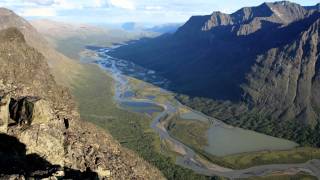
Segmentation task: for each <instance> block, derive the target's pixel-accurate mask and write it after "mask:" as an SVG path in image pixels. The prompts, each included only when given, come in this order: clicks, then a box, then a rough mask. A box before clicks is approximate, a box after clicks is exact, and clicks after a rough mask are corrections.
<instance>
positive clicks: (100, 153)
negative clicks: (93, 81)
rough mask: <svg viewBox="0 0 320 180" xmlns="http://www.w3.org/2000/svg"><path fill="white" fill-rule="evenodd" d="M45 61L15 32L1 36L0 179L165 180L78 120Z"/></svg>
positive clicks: (9, 31)
mask: <svg viewBox="0 0 320 180" xmlns="http://www.w3.org/2000/svg"><path fill="white" fill-rule="evenodd" d="M49 72H50V69H49V67H48V65H47V64H46V61H45V60H44V56H43V55H42V54H40V53H39V52H38V51H37V50H36V49H34V48H31V47H30V46H28V45H27V44H26V41H25V40H24V36H23V35H22V33H20V31H19V30H18V29H16V28H9V29H6V30H4V31H2V32H0V132H1V133H2V134H0V177H1V178H2V179H8V178H21V179H23V178H28V177H34V178H48V177H51V178H60V177H63V178H71V179H98V178H99V179H106V178H107V179H163V176H162V174H161V173H160V172H159V171H158V170H157V169H155V168H154V167H152V166H151V165H149V164H148V163H146V162H145V161H144V160H142V159H141V158H139V157H138V156H137V155H135V154H134V153H132V152H131V151H129V150H126V149H123V148H121V147H120V145H119V144H118V143H117V142H116V141H114V140H113V139H112V137H111V136H110V135H108V134H106V133H105V132H104V131H102V130H100V129H98V128H96V127H95V126H93V125H91V124H88V123H85V122H82V121H80V118H79V114H78V112H77V111H76V106H75V104H74V103H73V100H72V98H71V96H70V95H69V93H68V91H67V90H66V89H64V88H62V87H60V86H58V85H57V84H56V83H55V81H54V79H53V77H52V76H51V75H50V73H49Z"/></svg>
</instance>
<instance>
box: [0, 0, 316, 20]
mask: <svg viewBox="0 0 320 180" xmlns="http://www.w3.org/2000/svg"><path fill="white" fill-rule="evenodd" d="M264 1H268V0H0V6H2V7H6V8H10V9H12V10H14V11H15V12H16V13H18V14H19V15H21V16H24V17H26V18H46V19H54V20H61V21H71V22H81V23H106V24H108V23H110V24H112V23H122V22H140V23H152V24H161V23H171V22H185V21H186V20H188V19H189V17H190V16H192V15H205V14H210V13H211V12H213V11H222V12H226V13H232V12H234V11H235V10H237V9H239V8H241V7H244V6H256V5H259V4H261V3H263V2H264ZM292 2H296V3H299V4H302V5H315V4H316V3H319V0H294V1H292Z"/></svg>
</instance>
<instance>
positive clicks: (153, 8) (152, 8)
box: [145, 6, 163, 11]
mask: <svg viewBox="0 0 320 180" xmlns="http://www.w3.org/2000/svg"><path fill="white" fill-rule="evenodd" d="M145 9H146V10H149V11H150V10H161V9H163V7H162V6H146V7H145Z"/></svg>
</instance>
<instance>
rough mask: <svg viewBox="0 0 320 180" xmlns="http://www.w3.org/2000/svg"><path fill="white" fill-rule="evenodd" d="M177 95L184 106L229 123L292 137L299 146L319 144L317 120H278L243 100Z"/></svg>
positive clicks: (279, 135) (319, 133) (319, 129)
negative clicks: (242, 101) (249, 106)
mask: <svg viewBox="0 0 320 180" xmlns="http://www.w3.org/2000/svg"><path fill="white" fill-rule="evenodd" d="M177 98H178V99H179V100H180V101H181V102H182V103H184V104H186V105H187V106H190V107H191V108H193V109H196V110H198V111H201V112H203V113H205V114H207V115H209V116H212V117H216V118H218V119H220V120H222V121H224V122H225V123H227V124H230V125H232V126H236V127H241V128H244V129H249V130H254V131H257V132H260V133H263V134H267V135H270V136H274V137H279V138H284V139H288V140H292V141H295V142H297V143H299V144H300V145H302V146H312V147H320V123H318V124H317V125H316V126H315V128H311V127H310V126H307V125H305V124H301V123H298V122H297V121H290V122H289V121H281V122H279V121H278V120H276V119H272V118H271V117H268V116H266V115H264V114H263V113H261V112H259V111H258V110H255V109H251V110H249V109H248V108H247V107H246V105H245V104H233V103H231V102H220V101H214V100H211V99H205V98H189V97H187V96H184V95H179V96H177Z"/></svg>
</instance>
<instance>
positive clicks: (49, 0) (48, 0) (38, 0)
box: [23, 0, 54, 5]
mask: <svg viewBox="0 0 320 180" xmlns="http://www.w3.org/2000/svg"><path fill="white" fill-rule="evenodd" d="M23 2H27V3H28V2H30V3H35V4H38V5H52V4H53V2H54V1H53V0H23Z"/></svg>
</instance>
